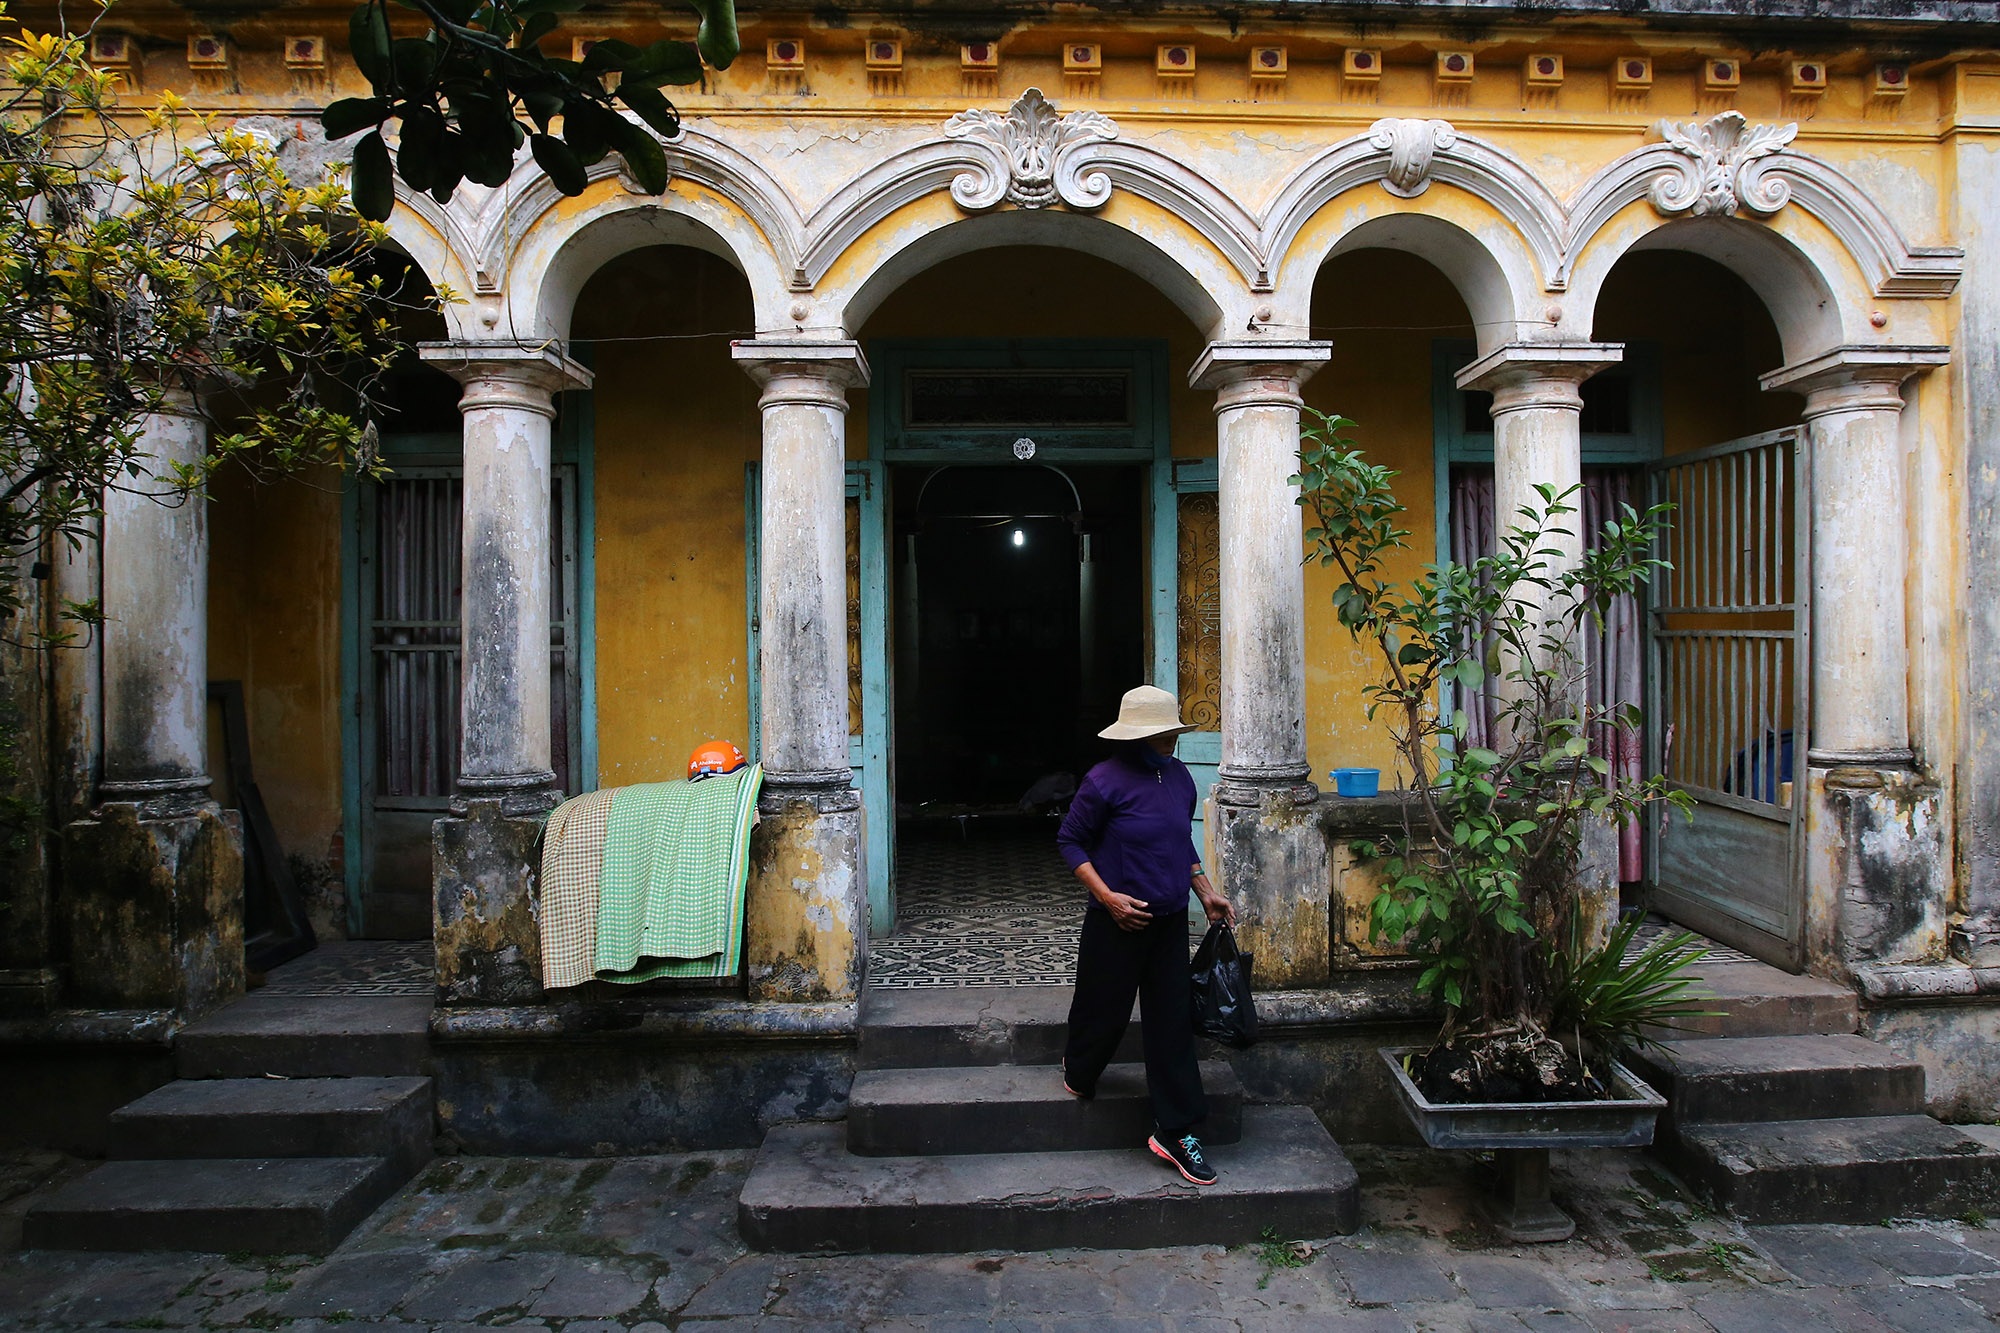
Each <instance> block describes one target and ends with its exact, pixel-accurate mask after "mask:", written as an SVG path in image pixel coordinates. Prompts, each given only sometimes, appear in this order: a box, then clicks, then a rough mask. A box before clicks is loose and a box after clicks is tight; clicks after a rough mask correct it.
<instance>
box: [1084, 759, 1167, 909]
mask: <svg viewBox="0 0 2000 1333" xmlns="http://www.w3.org/2000/svg"><path fill="white" fill-rule="evenodd" d="M1194 805H1195V790H1194V775H1193V774H1191V773H1189V772H1188V770H1187V765H1186V764H1183V763H1182V762H1181V761H1180V760H1178V759H1174V758H1171V757H1170V758H1168V760H1167V762H1166V765H1165V766H1164V767H1162V768H1158V769H1154V768H1150V767H1146V766H1144V761H1143V760H1138V759H1136V758H1128V757H1127V756H1125V755H1115V756H1113V757H1112V758H1110V759H1107V760H1105V761H1104V762H1103V763H1101V764H1099V765H1098V766H1097V767H1096V768H1093V769H1091V770H1090V772H1089V773H1088V774H1086V775H1085V776H1084V779H1083V785H1082V786H1080V787H1078V788H1077V790H1076V799H1075V800H1074V801H1071V802H1070V807H1069V814H1068V815H1067V816H1066V817H1065V818H1064V819H1063V822H1062V831H1061V832H1060V833H1058V834H1056V845H1057V846H1058V847H1060V848H1062V854H1063V859H1064V860H1065V861H1067V862H1069V868H1070V869H1071V870H1075V869H1076V868H1077V867H1078V866H1080V865H1082V864H1083V863H1084V862H1085V861H1088V862H1090V863H1091V865H1092V866H1094V867H1096V869H1097V873H1098V874H1099V875H1100V876H1102V877H1103V879H1104V882H1105V884H1107V885H1109V886H1110V887H1111V888H1112V889H1113V890H1114V891H1116V892H1118V893H1123V894H1128V895H1130V896H1131V897H1134V898H1142V899H1144V900H1145V901H1146V903H1147V904H1148V905H1149V906H1151V907H1153V908H1154V909H1155V914H1156V915H1157V914H1158V913H1161V912H1184V911H1186V910H1187V905H1188V892H1189V890H1190V888H1191V887H1192V885H1191V883H1190V881H1191V880H1192V879H1193V877H1194V876H1193V868H1194V866H1196V865H1197V864H1198V863H1199V862H1200V861H1201V855H1200V854H1199V853H1198V852H1196V851H1195V849H1194V838H1193V836H1192V834H1191V831H1190V829H1189V827H1188V826H1189V824H1190V823H1191V822H1192V821H1193V820H1194ZM1090 909H1091V910H1092V911H1097V912H1101V911H1103V910H1104V909H1103V908H1102V907H1101V906H1099V904H1098V902H1097V899H1095V898H1092V899H1091V900H1090Z"/></svg>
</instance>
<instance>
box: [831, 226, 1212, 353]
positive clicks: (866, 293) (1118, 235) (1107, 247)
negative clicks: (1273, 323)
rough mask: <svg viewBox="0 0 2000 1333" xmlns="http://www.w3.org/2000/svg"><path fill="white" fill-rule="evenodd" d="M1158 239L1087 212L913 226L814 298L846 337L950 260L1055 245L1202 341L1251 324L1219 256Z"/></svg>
mask: <svg viewBox="0 0 2000 1333" xmlns="http://www.w3.org/2000/svg"><path fill="white" fill-rule="evenodd" d="M1163 240H1165V241H1166V242H1167V243H1168V244H1171V236H1168V237H1162V236H1160V235H1158V234H1148V235H1141V234H1140V233H1139V232H1138V231H1137V230H1135V229H1133V228H1131V227H1127V226H1121V225H1120V224H1119V223H1118V222H1116V221H1113V220H1111V219H1109V218H1104V217H1100V216H1097V215H1094V214H1089V213H1074V212H1068V211H1064V210H1059V209H1014V210H1008V211H1005V212H997V213H979V214H974V215H972V216H969V217H959V218H956V219H954V220H951V221H949V222H947V223H945V224H944V225H941V226H924V225H919V226H914V227H912V228H910V229H909V234H908V236H907V239H905V240H904V241H903V243H901V244H898V245H895V246H893V247H890V248H886V249H884V250H883V252H882V253H881V254H880V256H879V258H877V259H876V260H875V261H874V262H871V263H869V264H867V265H865V266H862V265H857V266H855V267H854V268H853V269H852V270H851V272H850V273H849V274H847V275H845V280H844V281H841V282H839V283H838V284H837V285H836V286H834V287H831V288H829V289H828V290H826V291H824V292H821V293H819V296H820V298H821V299H822V301H823V302H824V306H823V307H822V308H823V309H824V310H826V311H828V312H833V311H838V312H839V313H838V322H839V324H840V326H841V327H842V328H844V329H846V330H848V331H849V332H850V333H851V332H853V331H855V330H858V329H860V328H861V327H862V325H863V324H865V323H866V322H867V320H868V317H869V316H870V315H872V314H874V313H875V310H876V309H877V307H879V306H880V305H881V304H882V302H883V301H885V300H886V299H888V297H889V296H890V294H891V293H893V292H894V291H895V290H896V289H897V288H899V287H901V286H902V285H903V284H904V283H905V282H907V281H909V280H910V279H911V278H913V277H915V276H916V275H917V274H919V273H921V272H923V271H924V270H926V269H929V268H933V267H935V266H936V265H938V264H941V263H943V262H945V261H946V260H948V259H953V258H956V257H957V256H959V255H964V254H971V253H974V252H976V251H980V250H991V249H997V248H999V247H1002V246H1052V247H1056V248H1060V249H1066V250H1079V251H1082V252H1083V253H1085V254H1089V255H1094V256H1096V257H1097V258H1099V259H1103V260H1106V261H1108V262H1110V263H1112V264H1116V265H1117V266H1119V267H1120V268H1123V269H1125V270H1126V271H1128V272H1130V273H1132V274H1134V275H1135V276H1137V277H1138V278H1140V279H1141V280H1143V281H1145V282H1146V283H1148V284H1149V285H1150V286H1152V287H1153V288H1154V289H1155V290H1157V291H1159V292H1160V294H1161V295H1163V296H1165V297H1166V298H1167V299H1168V300H1169V301H1171V302H1173V304H1174V305H1175V306H1176V307H1177V308H1178V309H1179V310H1180V311H1181V313H1183V314H1184V315H1186V316H1187V317H1188V320H1189V321H1190V322H1191V323H1192V324H1193V325H1194V326H1195V328H1196V329H1197V330H1198V331H1199V332H1200V333H1201V334H1202V336H1203V337H1205V338H1210V339H1214V338H1217V337H1221V336H1223V335H1224V333H1225V331H1226V330H1227V329H1228V328H1229V327H1230V326H1231V325H1232V324H1234V323H1236V322H1237V321H1239V320H1241V321H1247V320H1248V318H1249V316H1248V313H1247V311H1246V310H1245V308H1244V307H1245V306H1246V305H1247V304H1248V302H1249V300H1250V299H1251V298H1250V293H1249V289H1248V287H1247V286H1246V285H1245V284H1244V283H1243V282H1242V280H1241V278H1240V277H1239V276H1238V275H1236V274H1235V273H1233V272H1232V271H1231V270H1230V268H1229V267H1228V266H1227V265H1225V264H1223V263H1222V262H1220V258H1219V256H1216V255H1214V253H1213V252H1212V251H1211V252H1208V253H1207V254H1204V253H1203V252H1202V248H1201V247H1200V246H1194V245H1180V246H1175V248H1174V251H1173V252H1170V251H1169V250H1168V249H1167V248H1166V245H1165V244H1162V243H1161V242H1162V241H1163ZM1239 326H1240V325H1239Z"/></svg>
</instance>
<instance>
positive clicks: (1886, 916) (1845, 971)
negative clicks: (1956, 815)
mask: <svg viewBox="0 0 2000 1333" xmlns="http://www.w3.org/2000/svg"><path fill="white" fill-rule="evenodd" d="M1806 771H1807V794H1806V800H1807V802H1808V804H1807V806H1806V811H1805V818H1806V853H1805V855H1806V864H1805V875H1806V881H1805V882H1806V956H1807V964H1808V966H1809V967H1810V968H1811V970H1812V971H1814V972H1817V973H1820V974H1821V975H1826V976H1835V977H1841V978H1846V977H1849V976H1851V975H1852V973H1853V969H1855V968H1856V967H1859V966H1861V965H1863V964H1868V963H1875V964H1880V963H1915V962H1936V961H1939V960H1940V959H1942V958H1943V957H1944V956H1945V946H1946V914H1947V911H1948V908H1949V904H1950V887H1951V849H1950V848H1949V847H1948V846H1947V845H1946V842H1945V824H1944V817H1945V809H1944V794H1943V792H1942V791H1940V790H1939V789H1938V788H1937V787H1936V786H1933V785H1931V784H1930V783H1928V782H1926V781H1924V780H1923V778H1922V777H1920V776H1919V775H1918V774H1916V773H1914V772H1912V771H1911V770H1909V769H1907V768H1863V767H1859V766H1846V767H1839V768H1820V767H1817V766H1813V767H1809V768H1808V769H1807V770H1806Z"/></svg>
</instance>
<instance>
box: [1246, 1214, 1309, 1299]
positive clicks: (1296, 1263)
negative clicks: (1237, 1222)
mask: <svg viewBox="0 0 2000 1333" xmlns="http://www.w3.org/2000/svg"><path fill="white" fill-rule="evenodd" d="M1313 1254H1314V1250H1313V1247H1312V1245H1311V1244H1310V1243H1309V1242H1307V1241H1302V1240H1286V1239H1285V1238H1284V1237H1283V1236H1280V1235H1279V1234H1278V1233H1277V1232H1276V1231H1275V1230H1273V1229H1272V1228H1270V1227H1265V1228H1264V1230H1263V1231H1262V1232H1260V1233H1259V1234H1258V1237H1257V1262H1258V1264H1259V1265H1261V1266H1262V1268H1263V1269H1264V1273H1263V1276H1261V1277H1259V1278H1258V1279H1257V1290H1259V1291H1263V1290H1265V1289H1266V1288H1267V1287H1269V1286H1270V1285H1271V1275H1272V1274H1274V1273H1276V1272H1277V1271H1278V1270H1279V1269H1281V1268H1304V1267H1305V1266H1306V1265H1307V1264H1309V1263H1311V1262H1312V1260H1313Z"/></svg>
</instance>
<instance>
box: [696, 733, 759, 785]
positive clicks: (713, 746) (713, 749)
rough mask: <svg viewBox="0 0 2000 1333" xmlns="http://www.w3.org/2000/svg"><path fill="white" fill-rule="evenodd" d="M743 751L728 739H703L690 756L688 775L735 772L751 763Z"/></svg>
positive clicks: (705, 775) (700, 776)
mask: <svg viewBox="0 0 2000 1333" xmlns="http://www.w3.org/2000/svg"><path fill="white" fill-rule="evenodd" d="M749 762H750V761H749V760H748V759H745V758H744V757H743V751H741V750H739V749H737V748H736V747H735V746H734V745H733V744H731V743H730V742H728V741H703V742H702V743H701V744H700V745H697V746H695V747H694V753H693V754H691V755H689V756H688V777H690V778H707V777H713V776H715V775H716V774H717V773H734V772H735V771H736V770H737V769H739V768H742V767H743V766H744V765H745V764H747V763H749Z"/></svg>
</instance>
